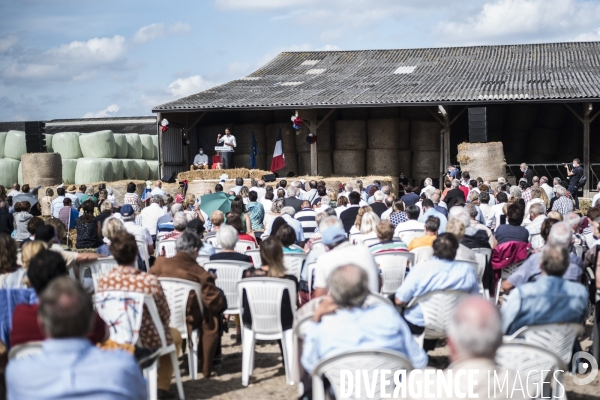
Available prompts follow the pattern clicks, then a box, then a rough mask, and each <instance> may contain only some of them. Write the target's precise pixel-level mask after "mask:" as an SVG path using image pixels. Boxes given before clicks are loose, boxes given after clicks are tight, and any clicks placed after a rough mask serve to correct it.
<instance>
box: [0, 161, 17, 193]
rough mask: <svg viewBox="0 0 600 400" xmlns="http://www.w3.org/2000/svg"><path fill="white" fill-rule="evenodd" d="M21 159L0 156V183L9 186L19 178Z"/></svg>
mask: <svg viewBox="0 0 600 400" xmlns="http://www.w3.org/2000/svg"><path fill="white" fill-rule="evenodd" d="M20 165H21V161H19V160H13V159H12V158H0V185H2V186H5V187H11V186H12V185H13V183H15V182H18V180H19V166H20Z"/></svg>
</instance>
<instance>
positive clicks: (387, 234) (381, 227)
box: [369, 220, 408, 255]
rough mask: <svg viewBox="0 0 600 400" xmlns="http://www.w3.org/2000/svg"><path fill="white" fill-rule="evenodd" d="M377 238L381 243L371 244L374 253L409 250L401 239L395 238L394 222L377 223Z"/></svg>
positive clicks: (370, 247) (370, 248)
mask: <svg viewBox="0 0 600 400" xmlns="http://www.w3.org/2000/svg"><path fill="white" fill-rule="evenodd" d="M376 230H377V239H379V243H375V244H372V245H370V246H369V250H370V251H371V253H372V254H373V255H376V254H385V253H389V252H396V251H408V248H407V247H406V244H405V243H404V242H403V241H401V240H399V239H398V240H394V224H392V223H391V222H390V221H387V220H386V221H381V222H379V224H377V229H376Z"/></svg>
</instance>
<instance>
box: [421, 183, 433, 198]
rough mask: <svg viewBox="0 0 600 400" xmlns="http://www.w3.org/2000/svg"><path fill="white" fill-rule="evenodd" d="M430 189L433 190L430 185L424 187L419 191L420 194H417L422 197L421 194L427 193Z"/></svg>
mask: <svg viewBox="0 0 600 400" xmlns="http://www.w3.org/2000/svg"><path fill="white" fill-rule="evenodd" d="M431 188H433V189H435V188H434V187H433V186H432V185H429V186H425V187H424V188H423V189H421V193H419V196H420V195H422V194H423V193H425V192H426V191H428V190H429V189H431Z"/></svg>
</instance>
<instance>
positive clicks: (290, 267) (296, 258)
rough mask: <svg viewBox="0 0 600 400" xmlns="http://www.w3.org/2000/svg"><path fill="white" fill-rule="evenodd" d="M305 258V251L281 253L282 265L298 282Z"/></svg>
mask: <svg viewBox="0 0 600 400" xmlns="http://www.w3.org/2000/svg"><path fill="white" fill-rule="evenodd" d="M305 260H306V253H283V265H284V267H285V270H286V272H287V273H288V274H289V275H293V276H295V277H296V279H298V282H300V272H301V271H302V265H303V264H304V261H305Z"/></svg>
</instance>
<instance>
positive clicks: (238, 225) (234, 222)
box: [227, 213, 257, 244]
mask: <svg viewBox="0 0 600 400" xmlns="http://www.w3.org/2000/svg"><path fill="white" fill-rule="evenodd" d="M227 225H229V226H231V227H233V228H235V230H236V231H237V232H238V240H247V241H249V242H253V243H254V244H257V243H256V238H255V237H254V233H252V235H249V234H247V233H245V232H243V224H242V219H241V218H240V215H239V214H233V213H231V214H229V215H228V216H227Z"/></svg>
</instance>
